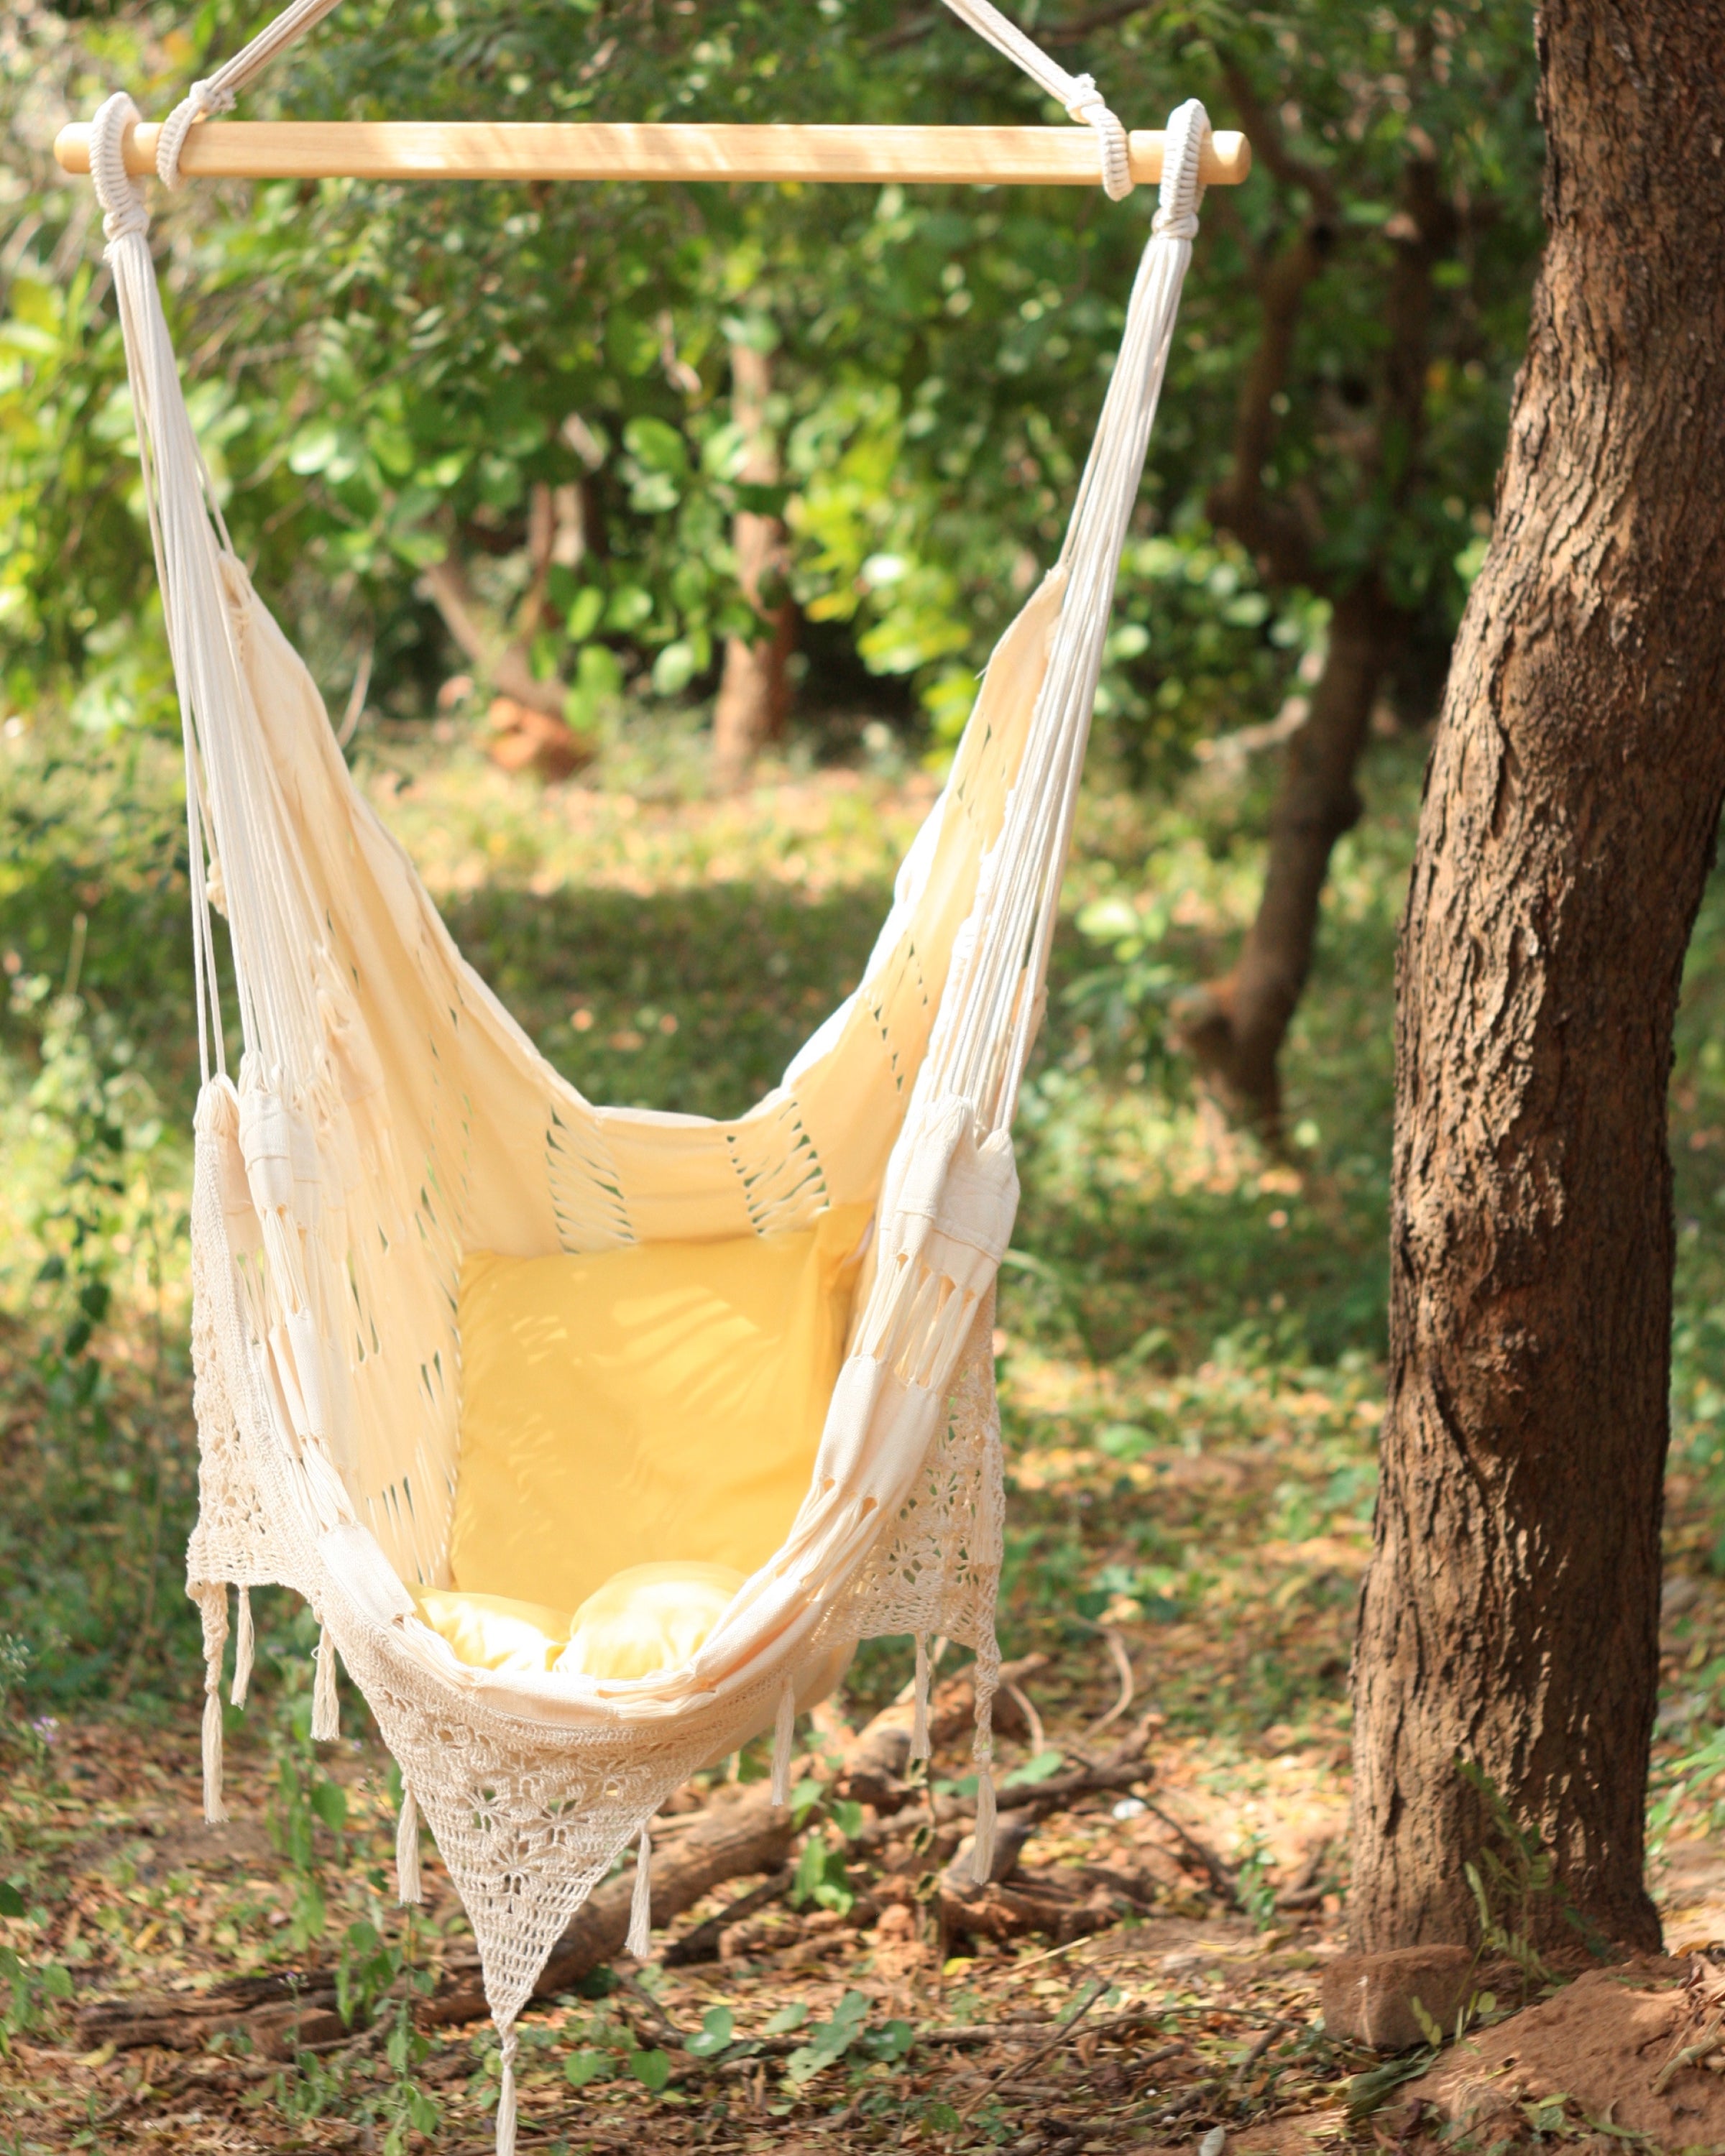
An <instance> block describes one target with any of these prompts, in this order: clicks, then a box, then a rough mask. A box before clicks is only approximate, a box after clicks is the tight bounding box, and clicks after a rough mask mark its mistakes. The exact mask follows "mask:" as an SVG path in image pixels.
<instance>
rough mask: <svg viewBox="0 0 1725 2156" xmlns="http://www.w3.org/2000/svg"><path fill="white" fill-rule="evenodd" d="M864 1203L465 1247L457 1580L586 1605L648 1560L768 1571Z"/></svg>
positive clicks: (820, 1417) (807, 1442) (792, 1501)
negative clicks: (706, 1232)
mask: <svg viewBox="0 0 1725 2156" xmlns="http://www.w3.org/2000/svg"><path fill="white" fill-rule="evenodd" d="M869 1217H870V1208H868V1207H866V1206H862V1205H853V1206H842V1207H836V1208H834V1209H832V1210H831V1211H829V1212H828V1213H825V1214H822V1215H821V1216H820V1218H819V1219H818V1220H817V1221H816V1222H815V1224H814V1226H813V1227H811V1228H809V1229H804V1230H802V1231H801V1232H799V1233H798V1234H794V1235H773V1236H765V1237H756V1236H747V1237H743V1238H741V1239H739V1240H734V1241H727V1242H717V1243H639V1244H634V1245H630V1246H629V1247H628V1248H626V1249H624V1250H606V1251H601V1252H598V1253H597V1254H595V1255H591V1256H557V1257H549V1258H506V1257H501V1256H499V1255H496V1254H495V1252H493V1251H488V1250H477V1251H473V1252H470V1254H469V1255H468V1256H467V1258H466V1259H465V1262H464V1263H463V1265H462V1268H461V1284H460V1300H459V1310H458V1313H457V1316H458V1322H459V1328H460V1342H461V1419H460V1448H459V1460H458V1471H457V1476H456V1484H455V1509H454V1525H453V1528H452V1531H451V1537H450V1548H449V1567H450V1573H451V1581H452V1584H453V1585H454V1587H456V1588H457V1589H460V1590H461V1591H462V1592H463V1593H465V1594H480V1595H486V1596H505V1597H507V1598H508V1599H511V1601H518V1602H533V1603H539V1604H545V1605H547V1606H548V1607H550V1608H552V1609H570V1610H578V1609H580V1608H581V1606H582V1604H583V1603H585V1602H586V1600H587V1599H588V1596H589V1595H591V1594H593V1593H594V1592H595V1591H596V1590H597V1589H599V1588H600V1587H602V1586H603V1584H605V1583H606V1582H607V1581H608V1580H609V1579H610V1578H612V1577H613V1576H614V1574H615V1573H619V1572H624V1571H628V1570H630V1569H632V1568H635V1567H637V1566H640V1565H647V1564H657V1563H676V1564H679V1565H689V1564H704V1565H721V1566H724V1567H726V1568H728V1569H729V1570H730V1571H732V1572H735V1573H741V1574H742V1575H744V1576H747V1574H748V1573H752V1572H753V1571H755V1570H756V1569H757V1567H759V1566H760V1565H762V1564H763V1563H765V1562H766V1560H767V1559H768V1558H769V1557H771V1556H772V1554H773V1552H774V1551H775V1550H776V1549H777V1548H778V1547H779V1545H780V1543H783V1540H784V1538H785V1536H786V1534H787V1533H788V1532H789V1529H790V1525H791V1522H792V1521H793V1518H794V1517H796V1512H797V1508H798V1506H799V1505H800V1504H801V1503H802V1501H803V1496H805V1494H806V1493H807V1491H808V1488H809V1476H810V1474H811V1473H812V1471H813V1468H814V1455H815V1450H816V1448H817V1446H818V1445H819V1441H820V1434H821V1430H822V1427H823V1425H824V1423H825V1420H826V1412H827V1405H828V1402H829V1399H830V1398H831V1394H832V1389H833V1384H834V1380H835V1379H836V1378H837V1376H838V1374H839V1363H840V1362H841V1360H842V1358H843V1356H844V1352H845V1332H846V1330H847V1328H848V1326H849V1323H850V1296H851V1291H852V1288H853V1287H854V1286H855V1278H856V1270H857V1262H858V1258H859V1255H860V1250H859V1246H860V1243H861V1241H862V1239H863V1235H864V1231H865V1229H866V1227H867V1225H868V1222H869Z"/></svg>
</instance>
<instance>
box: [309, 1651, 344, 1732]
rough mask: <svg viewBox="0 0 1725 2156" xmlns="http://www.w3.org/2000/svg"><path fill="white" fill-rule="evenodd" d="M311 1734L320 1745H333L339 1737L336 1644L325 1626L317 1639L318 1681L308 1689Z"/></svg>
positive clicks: (339, 1716) (339, 1719)
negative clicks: (309, 1695) (309, 1691)
mask: <svg viewBox="0 0 1725 2156" xmlns="http://www.w3.org/2000/svg"><path fill="white" fill-rule="evenodd" d="M311 1734H312V1737H313V1738H314V1739H315V1740H316V1742H317V1743H320V1744H329V1743H333V1742H334V1741H335V1739H336V1738H338V1737H339V1736H340V1735H341V1715H340V1712H338V1711H337V1708H336V1643H335V1641H334V1640H332V1639H331V1637H330V1628H329V1626H328V1625H325V1626H324V1628H323V1630H322V1631H321V1632H320V1633H319V1635H318V1636H317V1677H316V1682H315V1683H314V1684H313V1686H312V1688H311Z"/></svg>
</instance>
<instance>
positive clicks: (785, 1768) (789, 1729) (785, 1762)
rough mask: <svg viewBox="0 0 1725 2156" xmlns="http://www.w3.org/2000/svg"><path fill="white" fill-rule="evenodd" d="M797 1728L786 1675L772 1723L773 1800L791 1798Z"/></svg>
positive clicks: (793, 1693)
mask: <svg viewBox="0 0 1725 2156" xmlns="http://www.w3.org/2000/svg"><path fill="white" fill-rule="evenodd" d="M796 1729H797V1694H796V1690H795V1687H794V1686H793V1685H792V1683H791V1681H790V1679H789V1678H788V1677H787V1678H786V1679H785V1681H784V1682H783V1684H782V1685H781V1686H779V1691H778V1718H777V1720H776V1721H775V1722H773V1803H774V1804H788V1803H789V1802H790V1800H791V1739H792V1738H793V1736H794V1735H795V1734H796Z"/></svg>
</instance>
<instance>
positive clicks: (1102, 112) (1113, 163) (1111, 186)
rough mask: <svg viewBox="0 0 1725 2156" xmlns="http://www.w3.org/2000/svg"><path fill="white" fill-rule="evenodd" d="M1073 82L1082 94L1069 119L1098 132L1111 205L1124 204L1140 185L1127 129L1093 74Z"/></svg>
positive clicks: (1070, 109)
mask: <svg viewBox="0 0 1725 2156" xmlns="http://www.w3.org/2000/svg"><path fill="white" fill-rule="evenodd" d="M1073 80H1075V81H1076V84H1077V85H1078V89H1079V90H1080V92H1081V95H1079V96H1077V97H1076V98H1075V99H1074V100H1072V102H1071V103H1070V105H1068V106H1067V107H1066V114H1067V117H1068V118H1069V119H1072V120H1078V121H1082V122H1083V123H1084V125H1085V126H1086V127H1091V128H1094V129H1095V130H1096V135H1097V137H1098V139H1099V140H1100V141H1101V148H1102V191H1103V193H1105V194H1106V196H1107V198H1108V199H1109V201H1110V202H1124V201H1125V200H1126V198H1127V196H1128V195H1129V194H1130V193H1132V188H1133V187H1134V186H1135V185H1136V184H1137V182H1135V181H1134V180H1133V178H1132V145H1131V143H1130V142H1129V141H1127V134H1126V128H1125V126H1124V125H1123V124H1122V121H1121V120H1120V119H1119V117H1118V115H1117V114H1116V113H1115V112H1114V111H1113V110H1112V109H1111V106H1110V105H1109V104H1108V101H1107V100H1106V98H1105V97H1104V96H1103V95H1102V93H1101V90H1098V89H1097V88H1096V77H1095V76H1094V75H1093V74H1081V75H1076V76H1075V77H1074V78H1073Z"/></svg>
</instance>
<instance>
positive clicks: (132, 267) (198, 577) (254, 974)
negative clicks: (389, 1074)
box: [90, 93, 317, 1076]
mask: <svg viewBox="0 0 1725 2156" xmlns="http://www.w3.org/2000/svg"><path fill="white" fill-rule="evenodd" d="M137 117H138V114H137V108H136V105H134V104H133V103H132V101H131V99H130V98H129V97H127V96H126V95H124V94H123V93H122V94H121V95H117V96H115V97H110V99H109V100H107V102H106V103H105V105H103V106H102V107H101V109H100V111H99V112H98V113H97V114H96V115H95V121H94V122H93V124H92V126H91V131H90V172H91V177H92V178H93V179H94V181H95V192H96V198H97V200H98V202H99V203H100V205H101V208H102V210H103V212H104V220H103V228H104V230H105V234H106V235H107V239H108V248H107V260H108V263H109V265H110V269H111V270H112V272H113V277H114V291H115V298H116V305H117V307H118V310H119V313H120V317H121V326H122V329H123V331H124V341H125V345H126V367H127V372H128V376H129V377H130V380H131V392H132V405H133V413H134V418H135V421H136V429H137V434H138V439H139V443H140V449H141V457H142V460H143V470H144V475H145V481H146V486H145V491H146V499H147V500H148V502H149V506H150V517H151V539H152V541H153V542H154V545H155V548H156V557H157V577H158V581H159V583H160V586H161V590H162V611H163V615H164V618H165V620H166V623H167V634H168V647H169V649H170V652H171V653H172V658H173V662H174V678H175V680H176V683H177V686H178V689H179V696H180V707H181V718H182V725H183V727H184V731H185V735H186V741H187V829H188V838H189V842H190V850H191V860H190V863H189V867H190V870H191V875H192V880H193V894H192V896H193V906H192V911H193V938H194V954H195V955H194V962H195V965H196V967H197V969H198V975H199V977H200V985H201V987H202V988H203V994H204V998H205V1000H206V1004H207V1008H208V1011H209V1013H210V1015H211V1019H212V1021H213V1033H214V1040H215V1049H216V1067H217V1068H218V1070H219V1069H221V1068H222V1067H223V1050H222V1043H221V1032H220V1027H221V1014H220V1008H219V1001H218V993H217V988H216V980H215V968H214V963H213V936H212V929H211V923H210V919H209V910H208V895H207V891H206V888H205V882H204V876H203V855H204V852H205V840H206V838H207V835H208V829H209V828H211V827H213V829H215V830H216V831H218V832H220V833H222V834H224V835H225V838H226V841H227V844H226V845H225V848H224V851H225V854H226V856H227V857H226V858H225V859H223V860H220V866H221V869H222V872H223V880H224V881H225V883H226V885H227V887H228V924H229V931H230V936H231V938H232V943H233V949H234V972H235V976H236V981H237V985H238V988H239V999H240V1006H241V1015H242V1019H243V1020H244V1033H245V1037H246V1040H247V1042H248V1044H249V1045H252V1044H255V1045H258V1046H259V1048H260V1049H261V1050H262V1051H263V1055H264V1064H265V1066H266V1068H275V1067H286V1068H295V1069H305V1068H309V1067H310V1061H311V1055H312V1054H313V1052H314V1050H315V1049H316V1013H315V1009H312V1007H311V1004H310V1002H309V1000H308V997H307V995H306V994H305V993H303V992H302V991H300V990H298V989H296V988H295V986H294V985H293V984H292V983H288V982H286V981H285V979H284V978H282V969H281V968H279V967H278V966H275V965H272V964H271V963H270V956H271V954H272V953H280V952H283V951H306V950H309V949H311V947H314V946H315V944H316V940H317V922H316V910H315V906H313V904H312V901H311V894H310V892H309V891H308V890H307V888H306V886H305V880H304V876H303V874H302V872H301V869H300V863H299V861H298V859H297V857H296V856H295V855H291V854H290V850H288V849H287V848H285V846H284V844H283V842H282V838H281V831H282V827H283V824H284V822H285V816H284V814H283V811H282V807H281V803H280V798H279V796H280V782H279V779H278V778H277V777H276V775H275V773H274V772H273V771H272V770H271V768H270V761H269V757H268V753H267V750H266V748H265V746H264V742H263V741H262V740H261V738H260V737H259V732H258V730H257V728H256V727H255V726H252V725H248V724H245V723H239V722H235V721H234V717H233V714H234V712H236V711H239V709H240V708H242V707H243V706H244V701H245V695H246V692H245V690H244V680H243V675H244V670H243V666H242V664H241V660H240V657H239V652H238V650H237V649H236V648H235V644H234V621H233V618H232V615H231V614H230V612H229V608H228V600H227V598H226V595H225V594H226V589H227V578H226V577H225V576H224V572H223V562H228V563H230V564H233V563H234V557H233V549H232V547H231V545H230V543H229V541H228V531H227V527H226V526H225V524H224V522H223V518H222V514H221V509H220V506H219V504H218V501H217V500H216V495H215V490H214V488H213V485H211V483H210V477H209V472H208V467H207V466H206V465H205V463H204V461H203V456H202V454H201V453H200V451H199V449H198V443H197V439H196V438H195V436H194V435H193V431H192V426H191V423H190V420H189V418H188V417H187V412H186V407H185V402H184V399H183V398H182V395H181V393H180V386H179V374H178V366H177V360H176V357H175V355H174V350H173V346H172V341H171V340H170V338H169V336H168V331H167V321H166V318H165V317H164V316H163V314H162V302H161V297H160V295H159V293H158V291H157V284H156V270H155V264H154V262H153V261H152V259H151V253H150V244H149V239H148V228H149V214H148V212H147V210H146V207H145V203H144V197H143V191H142V189H141V187H140V186H139V185H138V184H137V183H136V182H135V181H133V180H132V179H131V177H130V176H129V174H128V173H127V172H126V167H125V161H124V145H125V136H126V130H127V129H128V128H129V127H130V126H133V125H135V124H136V121H137ZM234 566H235V567H237V564H234ZM218 714H220V715H223V716H221V718H220V719H219V721H218ZM218 858H219V857H218ZM203 1075H206V1076H207V1075H208V1045H204V1046H203Z"/></svg>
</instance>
